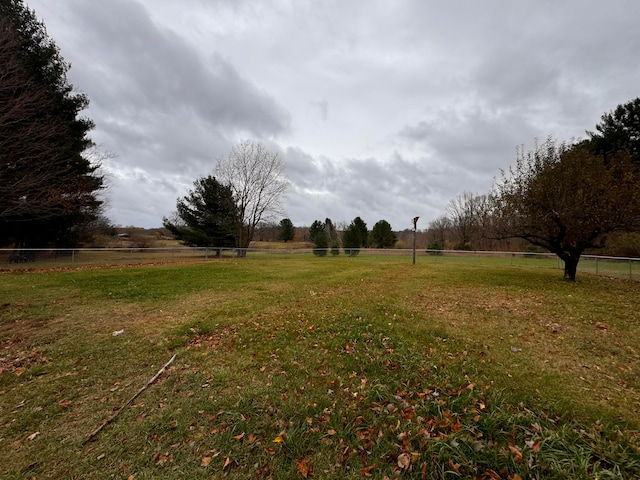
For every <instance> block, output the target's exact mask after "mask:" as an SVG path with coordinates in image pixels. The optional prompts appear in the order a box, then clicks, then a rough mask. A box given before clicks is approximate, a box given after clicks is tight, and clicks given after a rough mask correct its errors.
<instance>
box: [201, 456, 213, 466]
mask: <svg viewBox="0 0 640 480" xmlns="http://www.w3.org/2000/svg"><path fill="white" fill-rule="evenodd" d="M211 460H212V458H211V457H202V460H201V461H200V466H201V467H208V466H209V464H210V463H211Z"/></svg>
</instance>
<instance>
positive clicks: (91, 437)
mask: <svg viewBox="0 0 640 480" xmlns="http://www.w3.org/2000/svg"><path fill="white" fill-rule="evenodd" d="M175 359H176V356H175V355H174V356H173V357H171V359H170V360H169V361H168V362H167V363H165V364H164V366H163V367H162V368H161V369H160V370H158V373H156V374H155V375H154V376H153V377H152V378H151V380H149V381H148V382H147V383H146V384H145V385H144V386H143V387H142V388H141V389H140V390H138V391H137V392H136V394H135V395H134V396H133V397H131V398H130V399H129V400H128V401H127V403H125V404H124V405H122V406H121V407H120V408H119V409H118V411H117V412H116V413H114V414H113V415H112V416H111V417H109V418H107V419H106V420H105V421H104V422H102V424H101V425H100V426H99V427H98V428H96V429H95V430H94V431H93V432H91V433H90V434H89V436H88V437H87V439H86V440H85V441H84V443H87V442H88V441H90V440H92V439H93V438H94V437H95V436H96V435H98V434H99V433H100V431H101V430H102V429H103V428H104V427H106V426H107V425H109V424H110V423H111V422H113V421H114V420H115V419H116V417H117V416H118V415H120V412H122V410H124V409H125V408H126V407H127V405H129V404H130V403H131V402H133V401H134V400H135V399H136V398H137V397H138V395H140V394H141V393H142V392H144V391H145V390H146V389H147V388H148V387H149V385H151V384H152V383H153V382H155V381H156V380H157V379H158V377H159V376H160V375H162V374H163V373H164V371H165V370H166V369H167V367H168V366H169V365H171V363H172V362H173V361H174V360H175Z"/></svg>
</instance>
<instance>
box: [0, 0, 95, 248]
mask: <svg viewBox="0 0 640 480" xmlns="http://www.w3.org/2000/svg"><path fill="white" fill-rule="evenodd" d="M68 70H69V64H68V63H67V62H65V60H64V59H63V58H62V56H61V55H60V51H59V50H58V47H57V46H56V45H55V43H54V42H53V40H51V39H50V38H49V37H48V35H47V32H46V28H45V26H44V24H43V23H41V22H40V21H39V20H38V19H37V18H36V16H35V14H34V12H33V11H32V10H29V8H28V7H27V6H26V5H25V4H24V2H23V1H22V0H2V1H0V243H3V244H6V243H8V242H11V241H13V243H14V244H15V245H17V246H19V247H38V246H43V245H48V244H52V245H55V246H72V245H74V244H77V243H78V242H79V241H81V240H82V238H83V235H84V232H86V228H87V226H90V225H91V224H92V223H93V222H94V220H95V219H96V218H97V217H98V216H99V215H100V213H101V207H102V201H101V200H100V199H99V198H98V195H97V194H98V192H99V191H100V190H101V189H103V187H104V185H103V177H102V175H100V174H99V173H98V168H99V163H98V161H99V157H96V156H94V155H93V154H92V151H91V147H92V146H93V143H92V141H91V139H90V138H89V136H88V134H89V131H90V130H91V129H92V128H93V122H92V121H91V120H89V119H87V118H82V117H80V116H79V114H80V112H81V111H82V110H84V109H85V108H87V106H88V104H89V100H88V98H87V97H86V95H83V94H80V93H76V92H74V91H73V85H71V84H70V83H69V82H68V80H67V71H68Z"/></svg>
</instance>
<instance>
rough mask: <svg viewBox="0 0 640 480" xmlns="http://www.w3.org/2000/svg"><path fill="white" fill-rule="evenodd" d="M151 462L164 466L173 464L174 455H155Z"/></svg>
mask: <svg viewBox="0 0 640 480" xmlns="http://www.w3.org/2000/svg"><path fill="white" fill-rule="evenodd" d="M151 460H152V461H153V462H154V463H155V464H156V465H160V466H162V465H164V464H165V463H167V462H173V453H170V454H169V455H165V454H163V453H158V452H156V453H154V454H153V456H152V457H151Z"/></svg>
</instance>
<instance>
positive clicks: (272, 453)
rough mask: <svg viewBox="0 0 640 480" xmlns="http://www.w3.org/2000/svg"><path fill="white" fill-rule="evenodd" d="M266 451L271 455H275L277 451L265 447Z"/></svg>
mask: <svg viewBox="0 0 640 480" xmlns="http://www.w3.org/2000/svg"><path fill="white" fill-rule="evenodd" d="M264 451H265V452H267V453H268V454H269V455H275V454H276V451H275V450H274V449H273V448H269V447H266V448H265V449H264Z"/></svg>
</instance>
